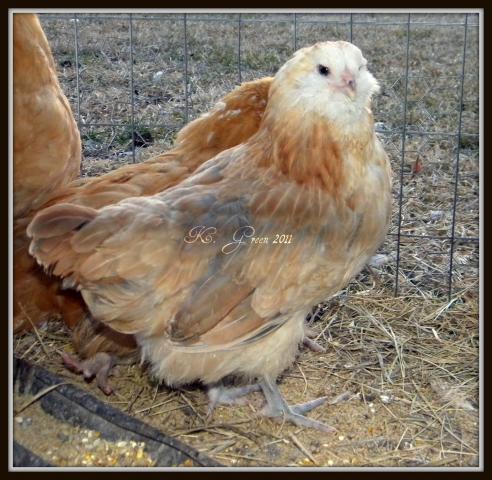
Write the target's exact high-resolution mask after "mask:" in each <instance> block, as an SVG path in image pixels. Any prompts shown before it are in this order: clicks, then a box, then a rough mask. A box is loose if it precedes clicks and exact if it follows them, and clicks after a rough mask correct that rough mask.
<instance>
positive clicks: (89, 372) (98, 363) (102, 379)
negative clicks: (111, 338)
mask: <svg viewBox="0 0 492 480" xmlns="http://www.w3.org/2000/svg"><path fill="white" fill-rule="evenodd" d="M62 359H63V363H64V364H65V366H66V367H67V368H68V369H69V370H71V371H72V372H75V373H81V374H82V375H83V376H84V378H85V379H86V380H87V381H91V380H92V379H93V378H94V377H96V382H97V386H98V387H99V388H100V389H101V390H102V391H103V392H104V393H105V394H106V395H111V394H112V393H113V389H112V388H111V386H110V385H109V383H108V376H109V373H110V371H111V368H112V367H113V365H114V356H113V355H110V354H109V353H106V352H98V353H96V354H95V355H94V356H92V357H91V358H88V359H87V360H82V361H81V360H77V359H75V358H74V357H72V356H71V355H69V354H68V353H63V354H62Z"/></svg>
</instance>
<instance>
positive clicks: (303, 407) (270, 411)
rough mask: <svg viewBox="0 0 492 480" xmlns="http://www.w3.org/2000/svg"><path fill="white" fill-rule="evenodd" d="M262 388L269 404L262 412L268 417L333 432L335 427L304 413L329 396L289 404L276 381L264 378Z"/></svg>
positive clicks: (320, 403) (261, 383) (317, 405)
mask: <svg viewBox="0 0 492 480" xmlns="http://www.w3.org/2000/svg"><path fill="white" fill-rule="evenodd" d="M260 386H261V389H262V390H263V394H264V395H265V398H266V401H267V404H266V405H265V407H264V408H263V410H262V412H261V414H262V415H265V416H267V417H282V416H283V418H284V419H285V420H289V421H291V422H292V423H295V424H296V425H298V426H300V427H308V428H315V429H316V430H321V431H322V432H327V433H331V432H334V431H335V429H334V428H333V427H330V425H327V424H325V423H322V422H318V421H317V420H313V419H311V418H308V417H305V416H304V415H303V414H304V413H307V412H309V411H311V410H313V409H314V408H316V407H319V406H320V405H322V404H323V403H325V401H326V400H327V398H328V397H320V398H317V399H315V400H311V401H310V402H306V403H301V404H299V405H292V406H290V405H288V404H287V402H286V401H285V400H284V398H283V397H282V394H281V393H280V391H279V389H278V387H277V385H276V384H275V382H272V381H270V380H269V379H267V378H264V379H263V380H262V381H261V382H260Z"/></svg>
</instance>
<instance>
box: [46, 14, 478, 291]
mask: <svg viewBox="0 0 492 480" xmlns="http://www.w3.org/2000/svg"><path fill="white" fill-rule="evenodd" d="M40 17H41V21H42V23H43V27H44V28H45V30H46V33H47V35H48V38H49V40H50V43H51V44H52V46H53V51H54V55H55V59H56V60H57V62H58V64H59V66H60V67H61V72H60V75H61V81H62V85H63V88H64V90H65V92H66V93H67V96H68V97H69V99H70V101H71V102H72V105H73V107H74V111H75V112H76V118H77V121H78V124H79V128H80V130H81V134H82V138H83V140H84V144H85V152H84V153H85V156H86V157H87V161H90V160H91V158H92V157H94V158H95V157H98V156H99V157H101V156H107V157H108V158H120V157H121V155H124V156H125V158H126V159H127V160H128V158H129V157H130V158H131V161H133V162H137V161H140V160H142V159H143V158H145V157H147V156H149V155H148V154H147V151H146V149H147V148H148V147H149V144H154V145H157V146H160V147H161V150H162V147H164V146H167V145H168V143H169V142H170V140H171V139H172V138H173V135H174V133H175V132H176V131H177V130H178V129H179V128H180V127H181V126H182V125H184V124H186V123H187V122H188V121H190V120H192V119H193V118H195V117H196V116H197V115H198V114H200V113H203V112H204V111H206V110H207V109H208V108H210V105H211V104H213V103H214V102H215V101H217V100H218V98H220V96H222V95H223V94H224V93H226V92H227V91H230V90H231V89H232V88H233V87H234V86H235V85H237V84H238V83H241V82H242V81H245V80H250V79H254V78H260V77H261V76H264V75H272V74H274V73H275V71H276V69H277V68H278V67H279V66H280V65H281V64H282V63H283V62H284V61H285V60H286V59H287V58H288V57H289V56H290V55H291V54H292V52H293V51H295V50H297V49H298V48H300V47H302V46H305V45H309V44H312V43H314V42H315V41H319V40H332V39H343V40H348V41H351V42H354V43H355V44H356V45H358V46H359V47H360V48H361V49H362V51H363V52H364V54H365V56H366V58H368V59H369V62H370V68H371V70H372V71H373V73H375V76H376V77H377V78H378V80H379V81H380V83H381V84H382V95H381V96H380V97H378V98H377V99H376V101H375V105H374V113H375V118H376V122H377V123H376V131H377V133H378V135H380V138H381V140H382V141H383V143H384V144H385V148H386V150H387V151H388V154H389V155H390V158H391V161H392V166H393V170H394V174H395V177H394V195H395V210H394V215H393V224H392V228H391V231H390V233H389V236H388V241H387V242H386V244H385V245H384V246H383V247H382V249H381V252H382V253H383V254H384V255H385V256H386V258H387V259H390V261H389V262H388V261H387V263H385V265H384V267H383V268H384V269H385V272H386V274H387V275H391V276H392V278H393V291H394V294H395V295H398V294H401V293H404V294H412V293H418V294H422V295H424V296H425V295H426V294H427V295H428V294H432V295H439V296H443V297H446V296H447V297H448V298H449V299H451V298H452V296H453V294H454V293H455V292H456V291H458V290H462V289H463V288H468V287H469V285H475V286H477V285H478V261H479V260H478V254H479V252H478V244H479V234H478V232H479V195H478V192H479V85H478V83H479V80H478V79H479V51H478V50H479V21H480V18H479V15H478V14H477V13H469V12H463V13H450V14H416V13H415V14H414V13H407V14H383V13H380V14H378V13H375V14H354V13H348V14H301V13H291V14H289V13H279V14H250V13H248V14H246V13H229V14H204V13H200V14H191V13H189V14H186V13H185V14H172V13H150V14H142V13H138V12H136V13H130V14H113V13H112V14H107V13H101V14H86V13H84V14H75V13H70V14H51V13H47V14H41V15H40ZM72 59H73V61H72ZM91 72H92V73H91ZM108 72H112V74H111V75H109V74H108ZM159 74H160V75H159ZM161 78H162V79H163V81H161V80H160V79H161ZM105 131H108V132H110V133H108V134H107V135H108V138H110V139H111V140H110V141H105V140H104V135H103V134H102V133H100V132H105ZM117 132H120V133H121V132H125V133H126V137H125V139H124V141H122V142H120V143H118V142H117V141H115V138H116V139H119V138H120V136H121V135H122V134H121V135H120V133H117ZM119 135H120V136H119ZM159 139H160V140H159ZM162 139H165V141H161V140H162ZM124 142H127V143H124ZM166 142H168V143H166ZM101 144H103V145H106V147H107V148H106V151H103V150H104V149H101V148H100V145H101ZM94 145H96V147H95V148H94ZM98 145H99V147H98ZM91 149H92V150H91ZM149 151H150V150H149ZM118 164H119V163H118V162H116V163H115V166H117V165H118ZM477 288H478V287H477Z"/></svg>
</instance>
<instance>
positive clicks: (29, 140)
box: [13, 13, 81, 218]
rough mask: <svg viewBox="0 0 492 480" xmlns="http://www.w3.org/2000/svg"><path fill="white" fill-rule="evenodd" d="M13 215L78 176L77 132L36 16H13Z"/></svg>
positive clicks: (35, 206)
mask: <svg viewBox="0 0 492 480" xmlns="http://www.w3.org/2000/svg"><path fill="white" fill-rule="evenodd" d="M13 63H14V72H13V73H14V75H13V87H14V95H13V104H14V105H13V117H14V126H13V134H14V148H13V150H14V152H13V153H14V218H18V217H20V216H22V215H26V214H27V213H28V212H29V211H33V210H37V209H39V207H40V206H41V205H42V204H43V203H44V202H45V201H46V199H47V197H48V196H49V195H50V194H52V193H53V192H55V191H56V190H57V189H59V188H60V187H62V186H63V185H65V184H67V183H69V182H70V181H71V180H73V179H74V178H76V177H78V176H79V173H80V157H81V146H80V135H79V130H78V128H77V124H76V123H75V120H74V118H73V115H72V111H71V110H70V106H69V104H68V100H67V98H66V97H65V95H64V94H63V91H62V90H61V88H60V84H59V83H58V78H57V73H56V68H55V63H54V60H53V56H52V54H51V50H50V47H49V44H48V41H47V39H46V36H45V34H44V32H43V29H42V28H41V24H40V23H39V19H38V17H37V16H36V15H34V14H31V13H14V15H13Z"/></svg>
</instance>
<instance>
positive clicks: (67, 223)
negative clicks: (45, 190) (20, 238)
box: [26, 203, 98, 276]
mask: <svg viewBox="0 0 492 480" xmlns="http://www.w3.org/2000/svg"><path fill="white" fill-rule="evenodd" d="M97 213H98V211H97V210H95V209H93V208H89V207H84V206H80V205H73V204H69V203H61V204H58V205H53V206H52V207H48V208H45V209H43V210H41V211H40V212H38V213H37V214H36V215H35V217H34V218H33V220H32V221H31V223H30V224H29V226H28V227H27V230H26V232H27V236H28V237H29V238H30V239H31V243H30V245H29V253H30V254H31V255H33V256H34V257H35V258H36V260H37V262H38V263H39V264H40V265H42V266H43V267H45V268H46V269H50V270H52V271H53V273H54V274H55V275H60V276H67V275H70V273H72V271H73V270H72V267H73V265H74V263H75V258H76V252H74V250H73V248H72V245H71V238H72V237H73V235H74V234H75V233H77V232H78V231H79V230H80V229H82V228H83V227H84V226H85V225H86V224H88V223H90V222H91V221H92V220H93V219H94V218H96V216H97Z"/></svg>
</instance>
